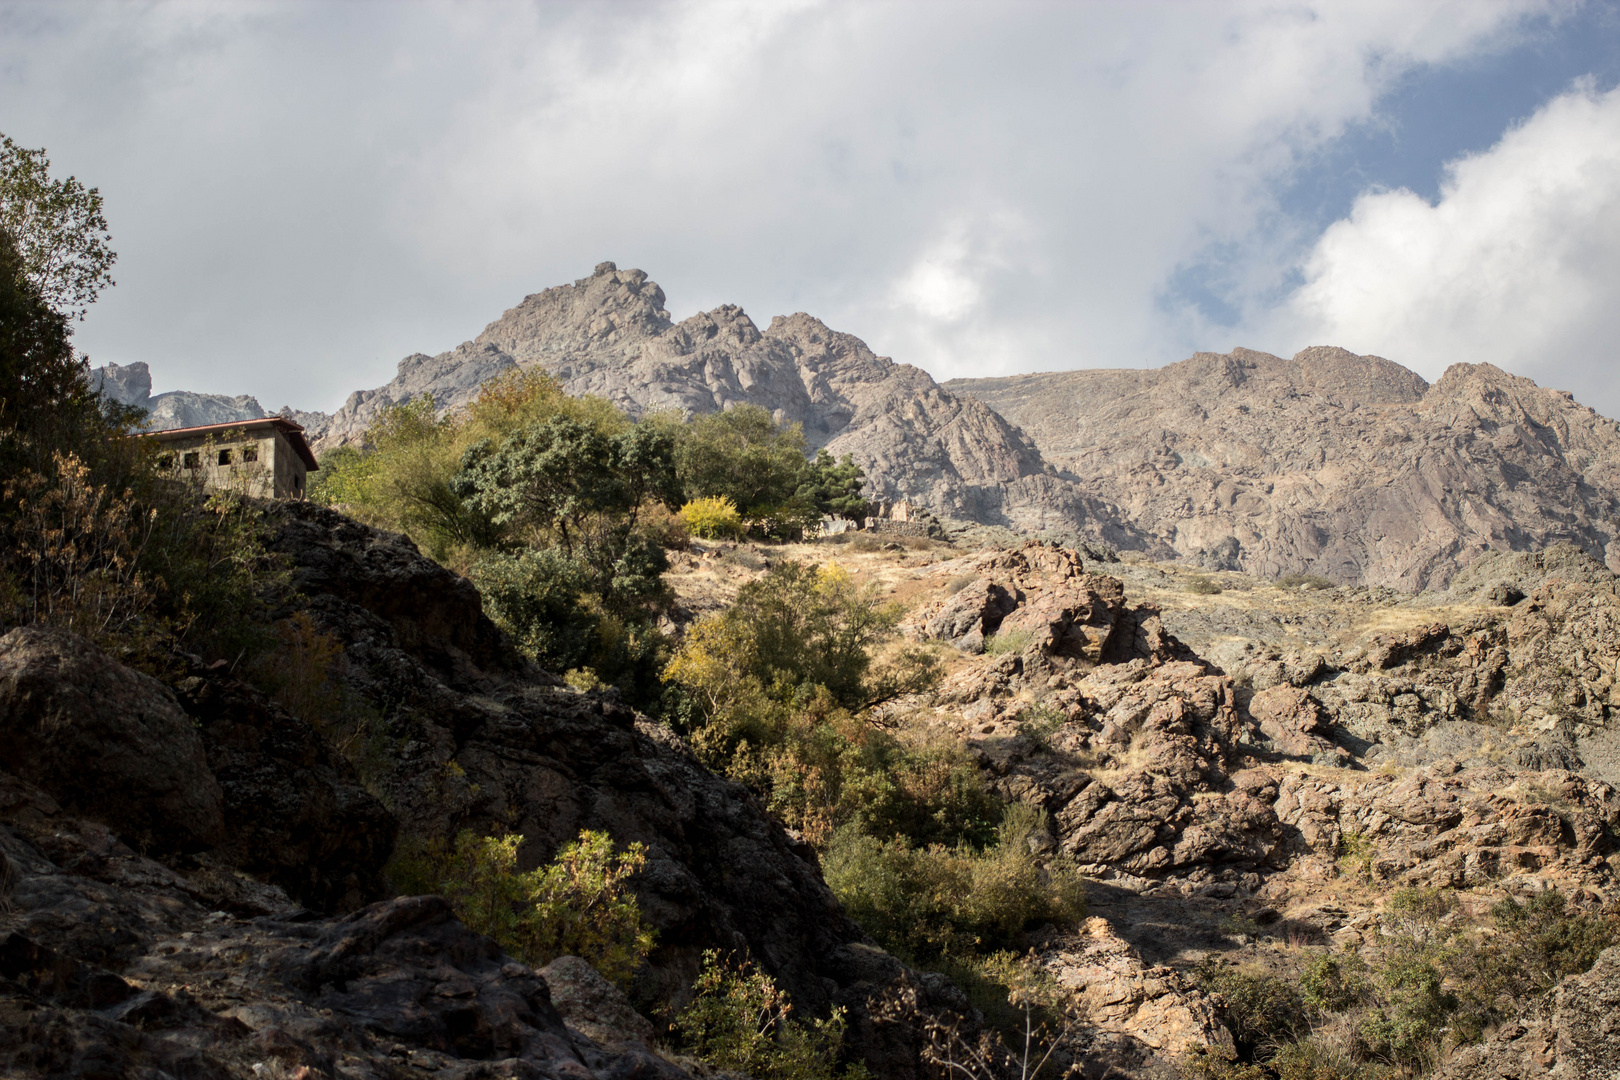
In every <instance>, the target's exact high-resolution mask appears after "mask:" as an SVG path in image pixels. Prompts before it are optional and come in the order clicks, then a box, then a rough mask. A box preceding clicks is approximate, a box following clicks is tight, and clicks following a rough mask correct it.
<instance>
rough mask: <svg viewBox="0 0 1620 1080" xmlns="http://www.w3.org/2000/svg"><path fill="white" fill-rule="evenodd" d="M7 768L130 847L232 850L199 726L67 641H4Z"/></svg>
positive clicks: (157, 693) (115, 666)
mask: <svg viewBox="0 0 1620 1080" xmlns="http://www.w3.org/2000/svg"><path fill="white" fill-rule="evenodd" d="M0 762H3V763H4V766H5V768H6V769H8V770H9V771H11V772H12V773H14V774H16V775H17V776H19V777H22V778H23V779H25V780H28V781H31V782H33V783H35V784H38V785H39V786H40V787H41V788H43V789H45V790H46V791H48V792H49V793H50V794H51V795H52V796H53V797H54V798H55V799H56V800H57V801H58V802H60V803H61V804H62V805H63V806H65V807H67V808H69V809H70V810H73V811H75V812H78V813H81V814H84V815H86V816H88V817H92V818H95V819H96V820H98V821H102V822H105V823H106V824H107V825H108V826H110V827H111V828H113V829H114V830H115V831H116V832H117V833H118V834H119V835H120V836H121V837H123V838H124V839H125V840H127V841H128V842H129V843H130V844H132V845H135V846H138V847H147V846H149V847H152V848H154V849H157V850H188V849H189V850H197V849H201V848H206V847H211V846H213V845H214V844H217V843H218V842H219V841H220V840H221V839H223V838H224V825H225V821H224V816H223V795H222V794H221V792H220V787H219V784H218V783H216V782H215V779H214V776H213V774H212V773H211V772H210V771H209V768H208V761H207V758H206V756H205V754H204V751H203V744H202V740H201V738H200V737H199V736H198V733H197V731H196V728H195V726H194V725H193V724H192V722H191V718H190V717H188V716H187V715H186V714H185V713H184V712H183V711H182V710H181V708H180V706H179V705H178V704H177V703H176V701H175V699H174V696H173V695H172V694H170V693H169V691H168V690H167V689H165V688H164V687H163V685H162V684H161V683H159V682H158V681H157V680H156V679H153V678H151V677H149V676H146V675H142V674H139V673H137V672H134V671H131V670H130V669H128V668H126V667H124V666H123V665H122V664H119V663H118V662H117V661H115V660H113V659H112V658H111V657H110V656H108V655H107V654H106V653H104V652H102V651H101V650H100V649H98V648H96V647H95V646H94V645H92V644H90V642H88V641H86V640H85V639H84V638H82V637H79V636H78V635H77V634H74V633H70V632H68V631H65V630H53V629H47V628H44V627H32V626H30V627H19V628H17V629H16V630H13V631H11V632H10V633H9V634H7V635H5V637H3V638H0Z"/></svg>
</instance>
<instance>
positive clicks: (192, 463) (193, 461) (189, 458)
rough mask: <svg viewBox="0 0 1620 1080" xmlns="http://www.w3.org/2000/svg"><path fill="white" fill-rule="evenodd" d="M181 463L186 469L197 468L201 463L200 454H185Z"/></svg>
mask: <svg viewBox="0 0 1620 1080" xmlns="http://www.w3.org/2000/svg"><path fill="white" fill-rule="evenodd" d="M182 464H183V465H185V467H186V468H188V469H196V468H199V467H201V465H202V454H200V453H196V452H193V453H190V454H187V455H186V456H185V458H184V459H183V460H182Z"/></svg>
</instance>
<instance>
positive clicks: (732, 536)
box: [681, 495, 743, 540]
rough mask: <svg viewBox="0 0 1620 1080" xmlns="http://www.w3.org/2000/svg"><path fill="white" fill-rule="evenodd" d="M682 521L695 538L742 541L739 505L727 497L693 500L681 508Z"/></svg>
mask: <svg viewBox="0 0 1620 1080" xmlns="http://www.w3.org/2000/svg"><path fill="white" fill-rule="evenodd" d="M681 520H682V521H683V522H685V523H686V528H687V530H688V531H690V532H691V534H692V535H693V536H700V537H702V538H703V539H705V540H740V539H742V535H743V522H742V515H741V514H739V513H738V512H737V504H736V503H735V502H733V501H732V500H731V498H730V496H727V495H710V496H706V497H704V498H701V499H693V500H692V501H691V502H689V503H687V504H686V505H685V506H683V507H681Z"/></svg>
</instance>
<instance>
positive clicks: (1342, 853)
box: [1338, 832, 1376, 884]
mask: <svg viewBox="0 0 1620 1080" xmlns="http://www.w3.org/2000/svg"><path fill="white" fill-rule="evenodd" d="M1375 854H1376V853H1375V852H1374V850H1373V844H1372V841H1371V840H1369V839H1367V838H1366V837H1365V836H1363V835H1361V834H1360V833H1359V832H1344V833H1340V834H1339V843H1338V856H1339V858H1338V867H1339V873H1341V874H1343V875H1345V876H1346V877H1353V878H1357V879H1359V880H1361V881H1362V882H1364V883H1368V884H1370V883H1371V882H1372V867H1373V856H1374V855H1375Z"/></svg>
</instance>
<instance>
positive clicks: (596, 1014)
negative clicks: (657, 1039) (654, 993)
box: [540, 956, 653, 1046]
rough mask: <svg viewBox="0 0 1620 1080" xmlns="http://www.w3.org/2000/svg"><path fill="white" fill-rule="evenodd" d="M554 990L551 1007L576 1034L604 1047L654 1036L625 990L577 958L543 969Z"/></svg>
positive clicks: (562, 960)
mask: <svg viewBox="0 0 1620 1080" xmlns="http://www.w3.org/2000/svg"><path fill="white" fill-rule="evenodd" d="M540 975H541V977H542V978H544V979H545V980H546V985H547V986H549V987H551V1004H552V1005H553V1006H555V1007H556V1009H557V1012H558V1013H559V1014H561V1016H562V1018H563V1019H564V1020H566V1021H567V1022H568V1025H569V1026H570V1027H572V1028H574V1029H575V1030H577V1031H581V1032H583V1033H584V1034H586V1035H588V1036H589V1037H590V1038H591V1039H592V1040H593V1041H594V1042H596V1043H598V1044H600V1045H602V1046H612V1045H614V1044H616V1043H623V1042H642V1043H645V1042H647V1041H649V1040H650V1039H651V1038H652V1037H653V1026H652V1023H651V1022H650V1021H649V1020H648V1019H647V1018H646V1017H644V1016H642V1015H641V1014H640V1013H638V1012H636V1010H635V1007H634V1006H632V1005H631V1004H630V999H629V998H627V997H625V996H624V991H622V990H620V989H619V988H618V987H617V986H614V985H613V984H612V983H610V982H608V981H607V980H606V979H605V978H603V977H602V973H601V972H599V971H597V970H596V969H595V968H593V967H592V966H591V965H590V964H588V963H587V962H585V961H584V960H581V959H580V958H579V957H577V956H559V957H557V959H555V960H553V961H552V962H551V963H549V964H547V965H546V966H545V967H543V968H541V969H540Z"/></svg>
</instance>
